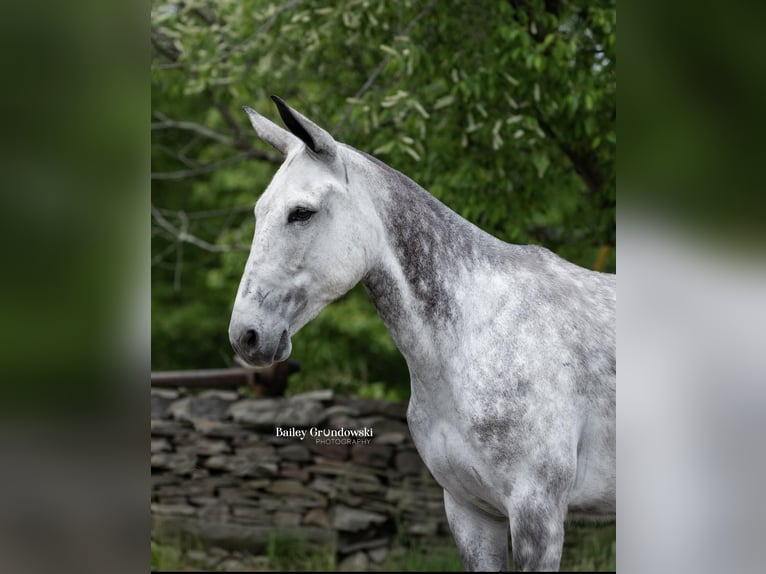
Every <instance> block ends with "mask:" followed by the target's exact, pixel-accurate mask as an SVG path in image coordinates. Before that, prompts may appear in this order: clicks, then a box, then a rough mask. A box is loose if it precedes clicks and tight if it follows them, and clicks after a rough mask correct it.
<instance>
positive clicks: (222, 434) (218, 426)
mask: <svg viewBox="0 0 766 574" xmlns="http://www.w3.org/2000/svg"><path fill="white" fill-rule="evenodd" d="M192 424H193V426H194V430H196V431H197V432H199V433H200V434H203V435H205V436H206V437H210V438H229V439H232V438H239V437H241V436H243V435H246V434H247V431H245V429H243V428H242V427H240V426H239V425H238V424H235V423H230V422H222V421H210V420H207V419H194V420H193V421H192Z"/></svg>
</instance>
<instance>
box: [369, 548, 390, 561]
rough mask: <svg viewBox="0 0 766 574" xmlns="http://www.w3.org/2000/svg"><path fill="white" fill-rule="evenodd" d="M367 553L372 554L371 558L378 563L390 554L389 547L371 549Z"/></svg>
mask: <svg viewBox="0 0 766 574" xmlns="http://www.w3.org/2000/svg"><path fill="white" fill-rule="evenodd" d="M367 554H368V555H369V556H370V560H372V561H373V562H374V563H376V564H380V563H381V562H383V561H384V560H385V559H386V557H387V556H388V548H386V547H384V548H375V549H374V550H370V551H369V552H368V553H367Z"/></svg>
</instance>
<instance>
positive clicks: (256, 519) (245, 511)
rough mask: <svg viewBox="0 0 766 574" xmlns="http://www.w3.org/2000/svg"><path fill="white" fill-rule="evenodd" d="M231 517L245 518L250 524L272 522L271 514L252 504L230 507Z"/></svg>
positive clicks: (267, 523)
mask: <svg viewBox="0 0 766 574" xmlns="http://www.w3.org/2000/svg"><path fill="white" fill-rule="evenodd" d="M232 517H235V518H240V519H242V520H246V521H247V522H250V523H252V524H261V525H264V526H266V525H269V524H272V518H271V514H270V513H268V512H266V511H265V510H264V509H263V508H258V507H254V506H234V507H233V508H232Z"/></svg>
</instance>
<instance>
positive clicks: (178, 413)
mask: <svg viewBox="0 0 766 574" xmlns="http://www.w3.org/2000/svg"><path fill="white" fill-rule="evenodd" d="M203 395H204V393H203V394H202V395H198V396H189V397H184V398H183V399H180V400H177V401H175V402H174V403H173V404H171V405H170V406H169V407H168V412H169V413H170V415H171V416H172V417H173V418H174V419H175V420H180V421H187V422H190V423H191V422H193V421H194V420H195V419H206V420H216V421H220V420H223V419H224V418H225V417H226V413H227V411H228V409H229V405H230V404H231V403H232V402H233V401H232V400H226V399H224V398H221V397H220V396H217V395H208V396H207V397H205V396H203Z"/></svg>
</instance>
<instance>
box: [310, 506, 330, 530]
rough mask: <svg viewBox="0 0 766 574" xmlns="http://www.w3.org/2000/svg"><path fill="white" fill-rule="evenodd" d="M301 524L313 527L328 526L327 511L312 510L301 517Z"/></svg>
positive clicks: (320, 509) (322, 509)
mask: <svg viewBox="0 0 766 574" xmlns="http://www.w3.org/2000/svg"><path fill="white" fill-rule="evenodd" d="M303 524H313V525H315V526H324V527H328V526H330V522H329V521H328V520H327V511H326V510H325V509H324V508H312V509H311V510H309V511H308V512H307V513H306V515H305V516H304V517H303Z"/></svg>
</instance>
